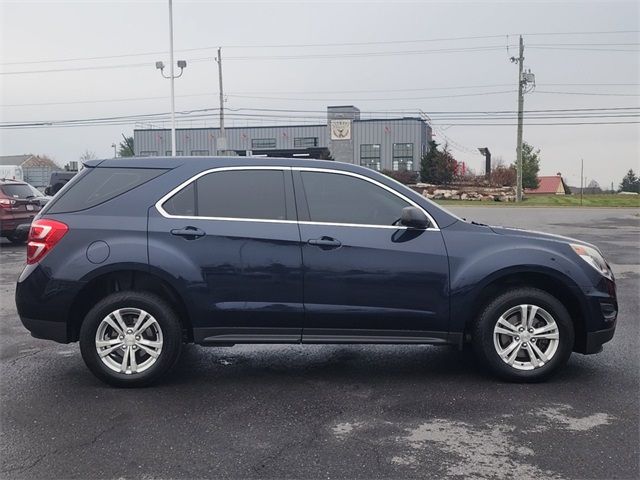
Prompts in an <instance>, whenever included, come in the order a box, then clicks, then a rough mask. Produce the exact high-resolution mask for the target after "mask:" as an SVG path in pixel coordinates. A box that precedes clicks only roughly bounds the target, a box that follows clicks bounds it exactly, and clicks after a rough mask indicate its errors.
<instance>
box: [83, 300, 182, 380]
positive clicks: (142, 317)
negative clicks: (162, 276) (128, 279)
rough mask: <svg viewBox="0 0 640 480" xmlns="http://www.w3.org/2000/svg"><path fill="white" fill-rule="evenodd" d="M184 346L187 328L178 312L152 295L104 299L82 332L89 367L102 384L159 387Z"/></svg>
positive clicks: (93, 310)
mask: <svg viewBox="0 0 640 480" xmlns="http://www.w3.org/2000/svg"><path fill="white" fill-rule="evenodd" d="M122 322H124V325H125V326H126V327H127V328H126V329H125V328H122V326H123V324H122ZM136 324H137V327H138V329H137V330H136V329H135V328H136ZM97 342H101V345H100V346H99V345H98V343H97ZM181 348H182V328H181V325H180V322H179V320H178V317H177V316H176V314H175V312H174V311H173V309H172V308H171V306H170V305H169V304H167V303H166V302H165V301H164V300H162V299H161V298H160V297H158V296H156V295H153V294H150V293H146V292H134V291H126V292H118V293H113V294H111V295H109V296H107V297H105V298H103V299H102V300H100V301H99V302H98V303H97V304H96V305H95V306H94V307H93V308H92V309H91V310H90V311H89V313H87V315H86V316H85V318H84V321H83V322H82V326H81V328H80V351H81V353H82V358H83V360H84V362H85V364H86V365H87V367H88V368H89V370H91V372H92V373H93V374H94V375H95V376H96V377H98V378H99V379H100V380H102V381H103V382H106V383H108V384H110V385H113V386H116V387H142V386H147V385H150V384H152V383H154V382H155V381H157V380H158V379H159V378H160V377H161V376H162V375H164V374H166V373H167V372H168V371H169V370H170V369H171V368H172V367H173V366H174V365H175V363H176V361H177V360H178V357H179V356H180V350H181ZM99 349H100V351H101V352H102V355H101V354H99V353H98V350H99ZM125 355H127V359H126V362H125V361H124V357H125ZM132 359H133V360H132ZM123 369H124V371H123Z"/></svg>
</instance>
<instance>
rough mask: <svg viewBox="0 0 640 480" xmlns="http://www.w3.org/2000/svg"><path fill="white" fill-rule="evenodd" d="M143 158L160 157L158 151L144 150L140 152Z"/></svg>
mask: <svg viewBox="0 0 640 480" xmlns="http://www.w3.org/2000/svg"><path fill="white" fill-rule="evenodd" d="M140 156H141V157H156V156H158V151H157V150H142V151H141V152H140Z"/></svg>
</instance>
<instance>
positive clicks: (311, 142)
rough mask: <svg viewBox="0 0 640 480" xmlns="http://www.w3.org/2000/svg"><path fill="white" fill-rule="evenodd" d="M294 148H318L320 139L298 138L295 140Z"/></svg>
mask: <svg viewBox="0 0 640 480" xmlns="http://www.w3.org/2000/svg"><path fill="white" fill-rule="evenodd" d="M293 146H294V148H309V147H317V146H318V137H297V138H294V139H293Z"/></svg>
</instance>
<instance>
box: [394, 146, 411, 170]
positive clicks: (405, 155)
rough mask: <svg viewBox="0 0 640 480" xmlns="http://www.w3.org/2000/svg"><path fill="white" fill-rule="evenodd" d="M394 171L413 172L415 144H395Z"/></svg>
mask: <svg viewBox="0 0 640 480" xmlns="http://www.w3.org/2000/svg"><path fill="white" fill-rule="evenodd" d="M393 169H394V170H413V143H394V144H393Z"/></svg>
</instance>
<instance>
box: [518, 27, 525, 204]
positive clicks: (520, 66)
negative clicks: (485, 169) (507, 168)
mask: <svg viewBox="0 0 640 480" xmlns="http://www.w3.org/2000/svg"><path fill="white" fill-rule="evenodd" d="M523 64H524V42H523V41H522V35H520V55H519V56H518V139H517V142H518V143H517V147H516V148H517V150H516V152H517V153H516V154H517V157H516V170H517V172H518V173H517V183H516V202H521V201H522V121H523V112H522V110H523V108H524V81H523V78H522V69H523V68H524V65H523Z"/></svg>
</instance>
